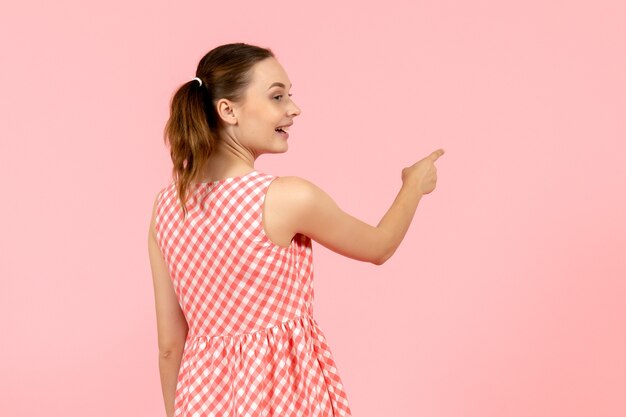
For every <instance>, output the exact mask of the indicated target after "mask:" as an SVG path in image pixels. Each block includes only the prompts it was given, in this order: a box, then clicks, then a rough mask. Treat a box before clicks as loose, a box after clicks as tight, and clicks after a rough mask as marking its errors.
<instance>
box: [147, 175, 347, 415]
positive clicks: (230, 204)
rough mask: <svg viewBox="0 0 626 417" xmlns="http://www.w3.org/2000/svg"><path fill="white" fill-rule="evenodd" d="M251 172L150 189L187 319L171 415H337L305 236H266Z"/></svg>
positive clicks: (340, 398)
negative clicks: (182, 192) (183, 189)
mask: <svg viewBox="0 0 626 417" xmlns="http://www.w3.org/2000/svg"><path fill="white" fill-rule="evenodd" d="M275 178H277V177H276V176H272V175H269V174H265V173H261V172H259V171H256V170H254V171H251V172H249V173H248V174H245V175H241V176H238V177H230V178H225V179H221V180H218V181H213V182H205V183H199V184H197V186H196V188H194V185H193V184H192V186H191V188H190V190H189V197H188V200H187V209H188V213H187V218H186V219H184V220H183V212H182V208H181V207H180V203H179V201H178V195H177V192H176V187H175V184H174V182H172V183H171V184H170V185H168V186H167V187H166V188H164V189H162V190H161V191H160V192H159V194H158V197H157V210H156V220H155V221H156V234H157V241H158V244H159V247H160V249H161V252H162V254H163V257H164V258H165V261H166V264H167V266H168V269H169V273H170V277H171V279H172V282H173V287H174V290H175V293H176V295H177V298H178V301H179V304H180V307H181V309H182V311H183V313H184V315H185V318H186V320H187V323H188V326H189V332H188V334H187V339H186V341H185V348H184V352H183V357H182V361H181V366H180V370H179V374H178V379H177V385H176V397H175V403H174V409H175V412H174V416H175V417H333V416H334V417H346V416H351V415H352V413H351V411H350V407H349V405H348V399H347V396H346V392H345V390H344V387H343V384H342V382H341V378H340V376H339V374H338V370H337V366H336V364H335V361H334V359H333V356H332V353H331V351H330V348H329V346H328V344H327V340H326V337H325V335H324V333H323V332H322V330H321V329H320V327H319V325H318V323H317V322H316V320H315V319H314V318H313V258H312V245H311V239H310V238H309V237H307V236H305V235H302V234H299V233H298V234H296V235H295V237H294V238H293V240H292V241H291V244H290V245H289V246H288V247H282V246H279V245H276V244H275V243H273V242H272V241H271V240H269V238H268V237H267V235H266V234H265V231H264V229H263V224H262V211H263V202H264V199H265V194H266V191H267V188H268V187H269V185H270V183H271V182H272V181H273V180H274V179H275Z"/></svg>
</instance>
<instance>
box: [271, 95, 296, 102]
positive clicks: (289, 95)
mask: <svg viewBox="0 0 626 417" xmlns="http://www.w3.org/2000/svg"><path fill="white" fill-rule="evenodd" d="M282 96H283V95H282V94H280V95H278V96H274V98H276V97H282ZM288 96H289V97H291V96H293V94H288ZM278 101H280V100H278Z"/></svg>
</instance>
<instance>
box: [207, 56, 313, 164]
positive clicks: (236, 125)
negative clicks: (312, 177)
mask: <svg viewBox="0 0 626 417" xmlns="http://www.w3.org/2000/svg"><path fill="white" fill-rule="evenodd" d="M290 89H291V82H290V80H289V77H288V76H287V73H286V72H285V70H284V69H283V67H282V66H281V65H280V63H279V62H278V61H277V60H276V59H275V58H266V59H264V60H262V61H260V62H257V63H256V64H255V65H254V67H253V68H252V81H251V83H250V85H249V87H248V89H247V90H246V93H245V98H244V100H243V103H233V102H230V101H228V100H220V101H218V103H217V110H218V113H219V114H220V116H221V117H222V119H223V122H224V125H225V129H224V136H225V137H224V140H227V141H231V142H233V143H236V144H238V145H239V147H242V148H245V149H246V150H247V151H249V153H250V155H252V156H253V157H254V159H256V157H257V156H259V155H261V154H263V153H281V152H285V151H286V150H287V140H288V139H287V135H286V134H283V133H281V132H278V131H276V129H277V128H278V127H283V130H284V131H285V132H288V130H289V128H290V127H289V125H291V124H292V123H293V121H294V120H293V119H294V117H295V116H297V115H299V114H300V113H301V111H300V108H299V107H298V106H296V103H295V102H294V101H293V100H292V99H291V94H290V93H289V91H290Z"/></svg>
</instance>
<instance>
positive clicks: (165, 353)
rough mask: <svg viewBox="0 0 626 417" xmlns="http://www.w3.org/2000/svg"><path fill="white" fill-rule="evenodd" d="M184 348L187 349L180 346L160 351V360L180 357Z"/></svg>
mask: <svg viewBox="0 0 626 417" xmlns="http://www.w3.org/2000/svg"><path fill="white" fill-rule="evenodd" d="M184 348H185V346H184V345H178V346H172V347H168V348H165V349H159V358H162V359H169V358H172V357H178V356H179V355H180V354H182V352H183V350H184Z"/></svg>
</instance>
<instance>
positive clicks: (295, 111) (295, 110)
mask: <svg viewBox="0 0 626 417" xmlns="http://www.w3.org/2000/svg"><path fill="white" fill-rule="evenodd" d="M291 105H292V106H291V110H290V113H291V114H292V115H294V116H297V115H299V114H300V113H302V110H300V107H298V106H297V105H296V103H294V102H293V101H292V102H291Z"/></svg>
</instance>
